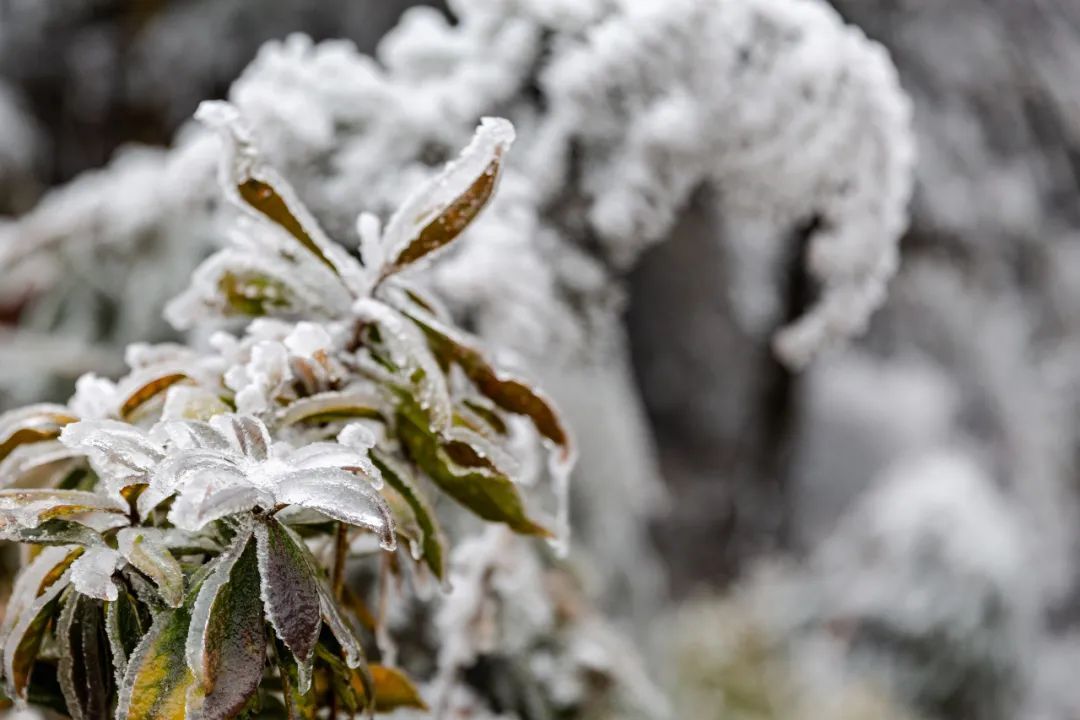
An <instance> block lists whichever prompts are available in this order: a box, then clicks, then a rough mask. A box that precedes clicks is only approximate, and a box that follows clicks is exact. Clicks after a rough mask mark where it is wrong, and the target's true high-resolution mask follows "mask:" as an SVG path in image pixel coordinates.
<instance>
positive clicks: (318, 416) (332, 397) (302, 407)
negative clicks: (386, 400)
mask: <svg viewBox="0 0 1080 720" xmlns="http://www.w3.org/2000/svg"><path fill="white" fill-rule="evenodd" d="M380 405H381V403H380V398H379V396H378V395H377V394H376V393H375V392H373V391H366V390H342V391H329V392H324V393H319V394H317V395H312V396H310V397H306V398H301V399H299V400H297V401H295V402H292V403H290V404H289V405H288V406H286V407H284V408H282V409H280V410H278V412H277V422H278V424H280V425H283V426H286V427H287V426H289V425H295V424H297V423H326V422H332V421H334V420H348V419H352V418H372V419H375V420H378V419H381V418H382V413H381V411H380Z"/></svg>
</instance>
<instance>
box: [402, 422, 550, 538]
mask: <svg viewBox="0 0 1080 720" xmlns="http://www.w3.org/2000/svg"><path fill="white" fill-rule="evenodd" d="M418 416H419V417H418ZM421 418H422V414H421V413H419V411H418V408H416V406H415V404H411V403H408V402H406V403H404V404H403V409H402V411H401V412H399V414H398V436H399V437H400V439H401V442H402V443H403V444H404V445H405V448H406V449H407V451H408V453H409V456H410V457H411V458H412V460H413V462H415V463H416V464H417V465H419V466H420V467H421V468H422V469H423V470H424V472H425V473H427V475H428V477H430V478H431V480H432V481H433V482H434V483H435V484H436V485H438V486H439V488H441V489H442V490H443V492H445V493H446V494H447V495H449V496H450V497H452V498H454V499H455V500H457V501H458V502H459V503H461V504H462V505H464V506H465V507H467V508H468V509H469V510H472V511H473V512H474V513H476V514H477V515H479V516H480V517H482V518H484V519H485V520H490V521H492V522H501V523H505V524H507V525H509V526H510V527H511V528H513V529H514V530H515V531H517V532H519V533H523V534H526V535H539V536H541V537H550V536H551V532H550V531H549V530H547V529H546V528H544V527H543V526H541V525H538V524H537V523H536V522H534V521H533V520H531V519H529V517H528V516H527V515H526V513H525V506H524V503H523V502H522V499H521V494H520V493H519V492H518V489H517V486H516V485H514V483H513V482H512V481H511V480H510V479H509V478H508V477H506V476H505V475H501V474H499V473H498V472H495V471H492V470H489V469H487V468H482V467H477V468H468V467H462V466H460V465H458V464H456V463H455V462H454V461H453V460H451V459H450V458H449V457H448V456H447V454H446V452H445V451H444V450H443V448H442V446H441V444H440V441H439V438H438V437H436V436H435V435H433V434H432V433H431V431H429V430H427V429H426V428H424V427H423V426H422V424H418V420H420V419H421Z"/></svg>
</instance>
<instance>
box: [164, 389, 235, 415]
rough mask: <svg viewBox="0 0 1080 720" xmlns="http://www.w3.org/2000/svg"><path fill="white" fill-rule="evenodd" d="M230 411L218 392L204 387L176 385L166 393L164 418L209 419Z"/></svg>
mask: <svg viewBox="0 0 1080 720" xmlns="http://www.w3.org/2000/svg"><path fill="white" fill-rule="evenodd" d="M228 411H229V407H228V406H227V405H226V404H225V403H224V402H223V401H222V400H221V398H220V397H218V395H217V394H216V393H213V392H210V391H209V390H207V389H205V388H202V387H193V386H189V385H175V386H173V387H171V388H169V390H168V391H167V392H166V393H165V406H164V407H163V408H162V409H161V418H162V419H163V420H209V419H210V418H212V417H213V416H215V415H220V414H222V413H226V412H228Z"/></svg>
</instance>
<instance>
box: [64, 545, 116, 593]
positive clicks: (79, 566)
mask: <svg viewBox="0 0 1080 720" xmlns="http://www.w3.org/2000/svg"><path fill="white" fill-rule="evenodd" d="M123 561H124V558H123V556H122V555H120V553H118V552H116V551H115V550H113V549H112V548H108V547H94V548H89V549H88V550H87V551H86V552H85V553H83V554H82V555H81V556H79V558H78V559H77V560H75V562H74V563H72V565H71V584H72V585H74V586H75V589H76V590H78V591H79V592H80V593H82V594H83V595H89V596H90V597H93V598H98V599H99V600H115V599H116V597H117V592H118V591H117V587H116V583H115V582H113V575H114V574H115V573H116V571H117V570H119V569H120V566H121V564H122V563H123Z"/></svg>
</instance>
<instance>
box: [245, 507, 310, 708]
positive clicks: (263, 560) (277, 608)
mask: <svg viewBox="0 0 1080 720" xmlns="http://www.w3.org/2000/svg"><path fill="white" fill-rule="evenodd" d="M255 539H256V541H257V549H258V556H259V575H260V577H261V579H262V585H261V587H262V600H263V606H264V607H265V608H266V616H267V618H268V619H269V620H270V624H271V625H272V626H273V627H274V631H275V632H276V633H277V636H278V637H279V638H280V639H281V641H282V642H283V643H285V646H286V647H287V648H288V649H289V651H290V652H292V654H293V656H294V657H295V658H296V660H297V663H298V666H299V668H300V671H299V691H300V692H301V693H306V692H307V689H308V686H309V684H310V681H311V677H310V669H311V662H312V657H313V653H314V651H315V643H316V641H318V639H319V628H320V627H321V619H320V618H321V607H320V603H319V589H318V585H317V583H316V581H315V577H314V575H313V574H312V572H311V568H310V567H309V566H308V563H307V560H306V559H305V557H304V551H303V550H301V549H300V548H299V547H297V545H296V541H294V540H293V538H292V537H291V536H290V535H289V533H288V531H286V530H285V528H284V527H283V526H282V525H281V524H280V523H278V522H277V521H276V520H274V519H272V518H269V519H263V520H260V521H259V522H258V523H256V525H255Z"/></svg>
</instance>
